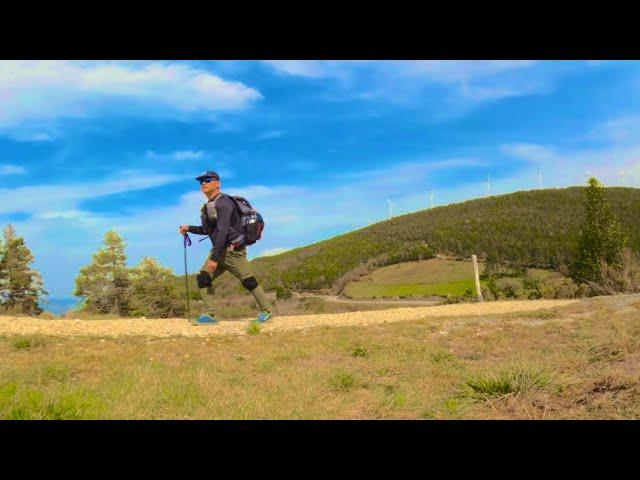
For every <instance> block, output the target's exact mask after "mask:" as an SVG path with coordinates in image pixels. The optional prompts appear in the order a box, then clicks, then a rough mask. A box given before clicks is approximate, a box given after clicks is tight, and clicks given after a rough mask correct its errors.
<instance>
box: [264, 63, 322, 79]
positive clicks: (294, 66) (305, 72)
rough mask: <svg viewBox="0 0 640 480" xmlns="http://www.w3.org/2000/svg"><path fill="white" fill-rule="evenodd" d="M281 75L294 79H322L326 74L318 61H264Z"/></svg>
mask: <svg viewBox="0 0 640 480" xmlns="http://www.w3.org/2000/svg"><path fill="white" fill-rule="evenodd" d="M265 62H266V63H267V64H269V65H271V67H273V69H274V70H275V71H276V72H278V73H281V74H285V75H293V76H296V77H310V78H317V77H324V76H326V74H327V71H326V68H325V66H324V64H323V63H322V62H320V61H318V60H265Z"/></svg>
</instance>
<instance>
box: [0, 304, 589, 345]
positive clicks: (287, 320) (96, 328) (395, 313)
mask: <svg viewBox="0 0 640 480" xmlns="http://www.w3.org/2000/svg"><path fill="white" fill-rule="evenodd" d="M576 302H578V300H525V301H500V302H485V303H465V304H452V305H440V306H435V307H414V308H393V309H387V310H374V311H366V312H347V313H333V314H317V315H296V316H279V317H274V318H273V319H272V320H270V321H269V322H268V323H267V324H265V325H264V326H263V331H264V332H273V331H280V330H298V329H306V328H313V327H319V326H334V327H335V326H358V325H376V324H381V323H392V322H403V321H410V320H420V319H425V318H429V317H434V318H436V317H452V316H453V317H455V316H461V317H468V316H482V315H495V314H501V313H512V312H528V311H533V310H541V309H549V308H554V307H563V306H566V305H570V304H573V303H576ZM251 320H252V319H243V320H237V321H222V322H220V323H218V324H216V325H207V326H203V325H199V326H193V325H190V324H189V323H187V321H186V320H184V319H177V318H167V319H138V318H135V319H132V318H126V319H125V318H123V319H115V320H70V319H65V320H57V319H56V320H41V319H37V318H31V317H0V335H33V334H41V335H54V336H65V337H76V336H91V337H118V336H123V335H139V336H146V337H172V336H186V337H197V336H208V335H245V334H246V328H247V327H248V325H249V323H250V322H251Z"/></svg>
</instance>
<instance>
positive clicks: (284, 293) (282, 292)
mask: <svg viewBox="0 0 640 480" xmlns="http://www.w3.org/2000/svg"><path fill="white" fill-rule="evenodd" d="M292 296H293V293H291V289H290V288H288V287H286V286H284V285H278V286H277V287H276V300H288V299H290V298H291V297H292Z"/></svg>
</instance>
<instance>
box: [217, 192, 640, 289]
mask: <svg viewBox="0 0 640 480" xmlns="http://www.w3.org/2000/svg"><path fill="white" fill-rule="evenodd" d="M584 190H585V188H584V187H570V188H564V189H546V190H531V191H523V192H516V193H512V194H507V195H500V196H493V197H489V198H481V199H475V200H469V201H466V202H462V203H457V204H452V205H447V206H442V207H435V208H433V209H430V210H422V211H419V212H415V213H410V214H406V215H401V216H398V217H395V218H393V219H391V220H386V221H383V222H380V223H377V224H374V225H371V226H368V227H366V228H362V229H360V230H356V231H353V232H349V233H347V234H344V235H340V236H337V237H334V238H331V239H329V240H325V241H322V242H318V243H315V244H312V245H308V246H306V247H301V248H297V249H294V250H290V251H288V252H285V253H282V254H280V255H276V256H272V257H261V258H257V259H255V260H254V261H253V265H254V267H255V269H256V272H257V274H258V276H259V278H260V279H261V281H262V282H263V283H264V284H265V286H266V288H267V289H272V288H275V286H277V285H278V284H284V285H288V286H290V287H291V288H293V289H297V290H313V289H322V288H329V287H331V286H332V285H334V284H335V282H336V281H337V280H339V279H340V277H342V276H344V275H345V274H347V272H349V271H350V270H353V269H355V268H357V267H358V268H361V269H362V268H365V264H367V262H369V266H371V265H372V264H374V263H376V264H377V266H382V265H384V264H389V263H398V262H400V261H407V260H417V259H421V258H429V256H431V254H432V253H434V252H440V253H444V252H446V253H451V254H454V255H457V256H461V257H468V256H469V255H471V254H472V253H475V254H477V255H478V256H479V257H480V258H486V257H487V255H488V254H489V253H490V252H491V253H492V254H493V255H495V256H496V257H497V258H498V259H499V260H502V261H508V262H513V263H516V264H521V265H525V266H530V267H543V268H549V267H550V268H557V267H558V266H560V265H563V264H567V263H568V262H570V261H571V259H572V250H573V247H574V245H575V243H576V241H577V238H578V235H579V228H580V225H581V224H582V221H583V219H584V214H585V212H584V206H583V201H584ZM605 196H606V198H607V200H608V201H609V202H610V203H611V205H612V207H613V210H614V212H615V213H616V215H617V216H618V218H619V220H620V221H621V223H622V225H623V227H624V228H625V229H626V230H627V232H628V233H629V246H630V247H631V248H633V249H635V250H640V209H639V208H638V205H640V189H635V188H622V187H610V188H606V189H605ZM425 244H426V245H428V246H429V247H430V248H428V247H427V246H426V245H425ZM430 250H432V252H431V251H430ZM228 280H229V279H227V280H226V281H225V283H226V282H228Z"/></svg>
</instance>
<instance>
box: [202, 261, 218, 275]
mask: <svg viewBox="0 0 640 480" xmlns="http://www.w3.org/2000/svg"><path fill="white" fill-rule="evenodd" d="M205 268H206V269H207V272H209V273H213V272H215V271H216V268H218V262H215V261H213V260H209V261H208V262H207V266H206V267H205Z"/></svg>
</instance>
